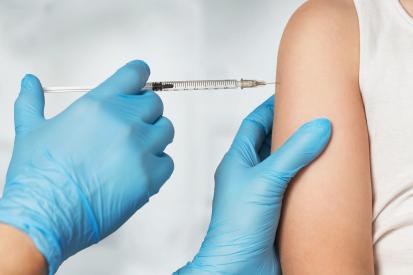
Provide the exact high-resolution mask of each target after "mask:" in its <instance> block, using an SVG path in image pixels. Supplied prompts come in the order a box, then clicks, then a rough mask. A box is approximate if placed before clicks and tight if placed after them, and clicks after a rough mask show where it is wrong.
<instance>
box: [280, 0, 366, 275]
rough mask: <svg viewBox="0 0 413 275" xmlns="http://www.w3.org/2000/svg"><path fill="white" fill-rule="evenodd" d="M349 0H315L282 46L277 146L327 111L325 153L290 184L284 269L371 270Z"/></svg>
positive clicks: (354, 27) (354, 24) (355, 39)
mask: <svg viewBox="0 0 413 275" xmlns="http://www.w3.org/2000/svg"><path fill="white" fill-rule="evenodd" d="M358 64H359V32H358V20H357V15H356V12H355V9H354V6H353V4H352V1H351V0H314V1H309V2H308V3H306V4H305V5H304V6H302V7H301V8H300V9H299V10H298V11H297V12H296V13H295V15H294V16H293V18H292V19H291V20H290V22H289V24H288V26H287V28H286V31H285V33H284V35H283V39H282V42H281V45H280V50H279V57H278V68H277V82H278V83H279V85H278V86H277V93H276V107H275V110H276V115H275V123H274V125H275V126H274V129H275V131H274V134H273V147H274V148H273V149H276V148H278V147H279V146H280V145H281V144H282V143H283V142H284V141H285V140H286V139H287V137H288V136H289V135H290V134H292V133H293V131H294V130H295V129H296V128H298V127H299V126H300V125H301V124H302V123H304V122H307V121H309V120H311V119H313V118H318V117H327V118H329V119H330V120H331V121H332V125H333V135H332V139H331V142H330V144H329V146H328V148H327V149H326V151H325V152H324V153H323V154H322V155H321V157H320V158H319V159H317V160H316V161H315V162H314V163H313V164H311V165H310V166H309V167H308V168H306V169H305V170H304V171H302V173H300V174H299V175H298V177H296V179H295V180H294V181H293V182H292V183H291V184H290V187H289V189H288V192H287V194H286V198H285V200H284V206H283V213H282V219H281V224H280V228H279V235H278V236H279V250H280V257H281V265H282V269H283V274H287V275H288V274H363V275H364V274H373V273H374V271H373V269H374V268H373V247H372V232H371V221H372V195H371V178H370V159H369V139H368V131H367V123H366V119H365V114H364V107H363V102H362V98H361V95H360V90H359V84H358V66H359V65H358Z"/></svg>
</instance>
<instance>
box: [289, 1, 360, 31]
mask: <svg viewBox="0 0 413 275" xmlns="http://www.w3.org/2000/svg"><path fill="white" fill-rule="evenodd" d="M327 23H328V24H327ZM348 23H357V15H356V9H355V6H354V1H353V0H309V1H306V2H305V3H304V4H303V5H302V6H301V7H299V8H298V9H297V10H296V12H295V13H294V15H293V16H292V18H291V20H290V22H289V26H290V27H293V26H297V25H302V24H309V26H308V27H309V28H311V27H324V29H325V30H329V29H335V28H340V27H346V26H347V27H348V25H347V24H348ZM326 24H327V25H326Z"/></svg>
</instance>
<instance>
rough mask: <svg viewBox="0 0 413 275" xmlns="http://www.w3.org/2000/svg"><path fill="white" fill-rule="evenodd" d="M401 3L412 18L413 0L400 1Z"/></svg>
mask: <svg viewBox="0 0 413 275" xmlns="http://www.w3.org/2000/svg"><path fill="white" fill-rule="evenodd" d="M400 3H402V5H403V7H404V9H405V10H406V11H407V12H408V13H409V14H410V16H413V0H400Z"/></svg>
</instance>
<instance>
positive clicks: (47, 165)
mask: <svg viewBox="0 0 413 275" xmlns="http://www.w3.org/2000/svg"><path fill="white" fill-rule="evenodd" d="M149 74H150V72H149V67H148V66H147V65H146V64H145V63H143V62H141V61H132V62H130V63H128V64H127V65H125V66H124V67H122V68H121V69H119V70H118V71H117V72H116V73H115V74H114V75H113V76H111V77H110V78H109V79H108V80H106V81H105V82H104V83H102V84H101V85H99V86H98V87H97V88H95V89H94V90H92V91H90V92H89V93H87V94H86V95H84V96H82V97H81V98H80V99H79V100H77V101H76V102H74V103H73V104H72V105H71V106H70V107H69V108H67V109H66V110H65V111H64V112H62V113H61V114H59V115H57V116H56V117H54V118H52V119H49V120H45V118H44V115H43V109H44V96H43V90H42V86H41V84H40V82H39V80H38V79H37V78H36V77H34V76H32V75H27V76H26V77H25V78H24V79H23V81H22V86H21V91H20V95H19V97H18V99H17V100H16V104H15V127H16V138H15V144H14V151H13V157H12V160H11V163H10V167H9V170H8V173H7V179H6V185H5V189H4V195H3V198H2V199H1V200H0V222H1V223H6V224H9V225H11V226H13V227H15V228H18V229H20V230H21V231H23V232H25V233H26V234H27V235H28V236H29V237H30V238H31V239H32V240H33V242H34V243H35V245H36V246H37V248H38V249H39V251H40V252H41V253H42V254H43V255H44V256H45V258H46V260H47V261H48V264H49V274H54V272H55V271H56V270H57V268H58V267H59V265H60V264H61V263H62V261H63V260H65V259H66V258H68V257H69V256H71V255H73V254H75V253H76V252H78V251H80V250H82V249H84V248H86V247H88V246H90V245H92V244H94V243H97V242H98V241H99V240H101V239H103V238H105V237H106V236H108V235H109V234H111V233H112V232H113V231H115V230H116V229H117V228H119V227H120V226H121V225H122V224H123V223H124V222H125V221H126V220H128V219H129V217H131V215H132V214H133V213H135V211H137V210H138V209H139V208H140V207H142V206H143V205H144V204H145V203H146V202H147V201H148V200H149V198H150V197H151V196H152V195H154V194H156V193H157V192H158V191H159V189H160V188H161V186H162V185H163V183H164V182H165V181H166V180H167V179H168V178H169V177H170V176H171V174H172V171H173V161H172V159H171V158H170V157H169V156H168V155H166V154H165V153H164V150H165V147H166V146H167V145H168V144H169V143H171V142H172V139H173V136H174V130H173V126H172V124H171V122H170V121H169V120H168V119H167V118H165V117H162V113H163V105H162V101H161V99H160V98H159V96H157V95H156V94H155V93H154V92H152V91H141V89H142V88H143V87H144V85H145V83H146V81H147V79H148V77H149Z"/></svg>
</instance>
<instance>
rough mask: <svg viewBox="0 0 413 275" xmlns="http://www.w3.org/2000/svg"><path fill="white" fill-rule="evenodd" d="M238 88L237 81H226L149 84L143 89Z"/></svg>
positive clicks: (194, 89) (196, 89)
mask: <svg viewBox="0 0 413 275" xmlns="http://www.w3.org/2000/svg"><path fill="white" fill-rule="evenodd" d="M240 87H241V86H240V84H239V81H238V80H235V79H227V80H189V81H162V82H151V83H148V84H147V85H146V86H145V89H152V90H154V91H198V90H224V89H237V88H240Z"/></svg>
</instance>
